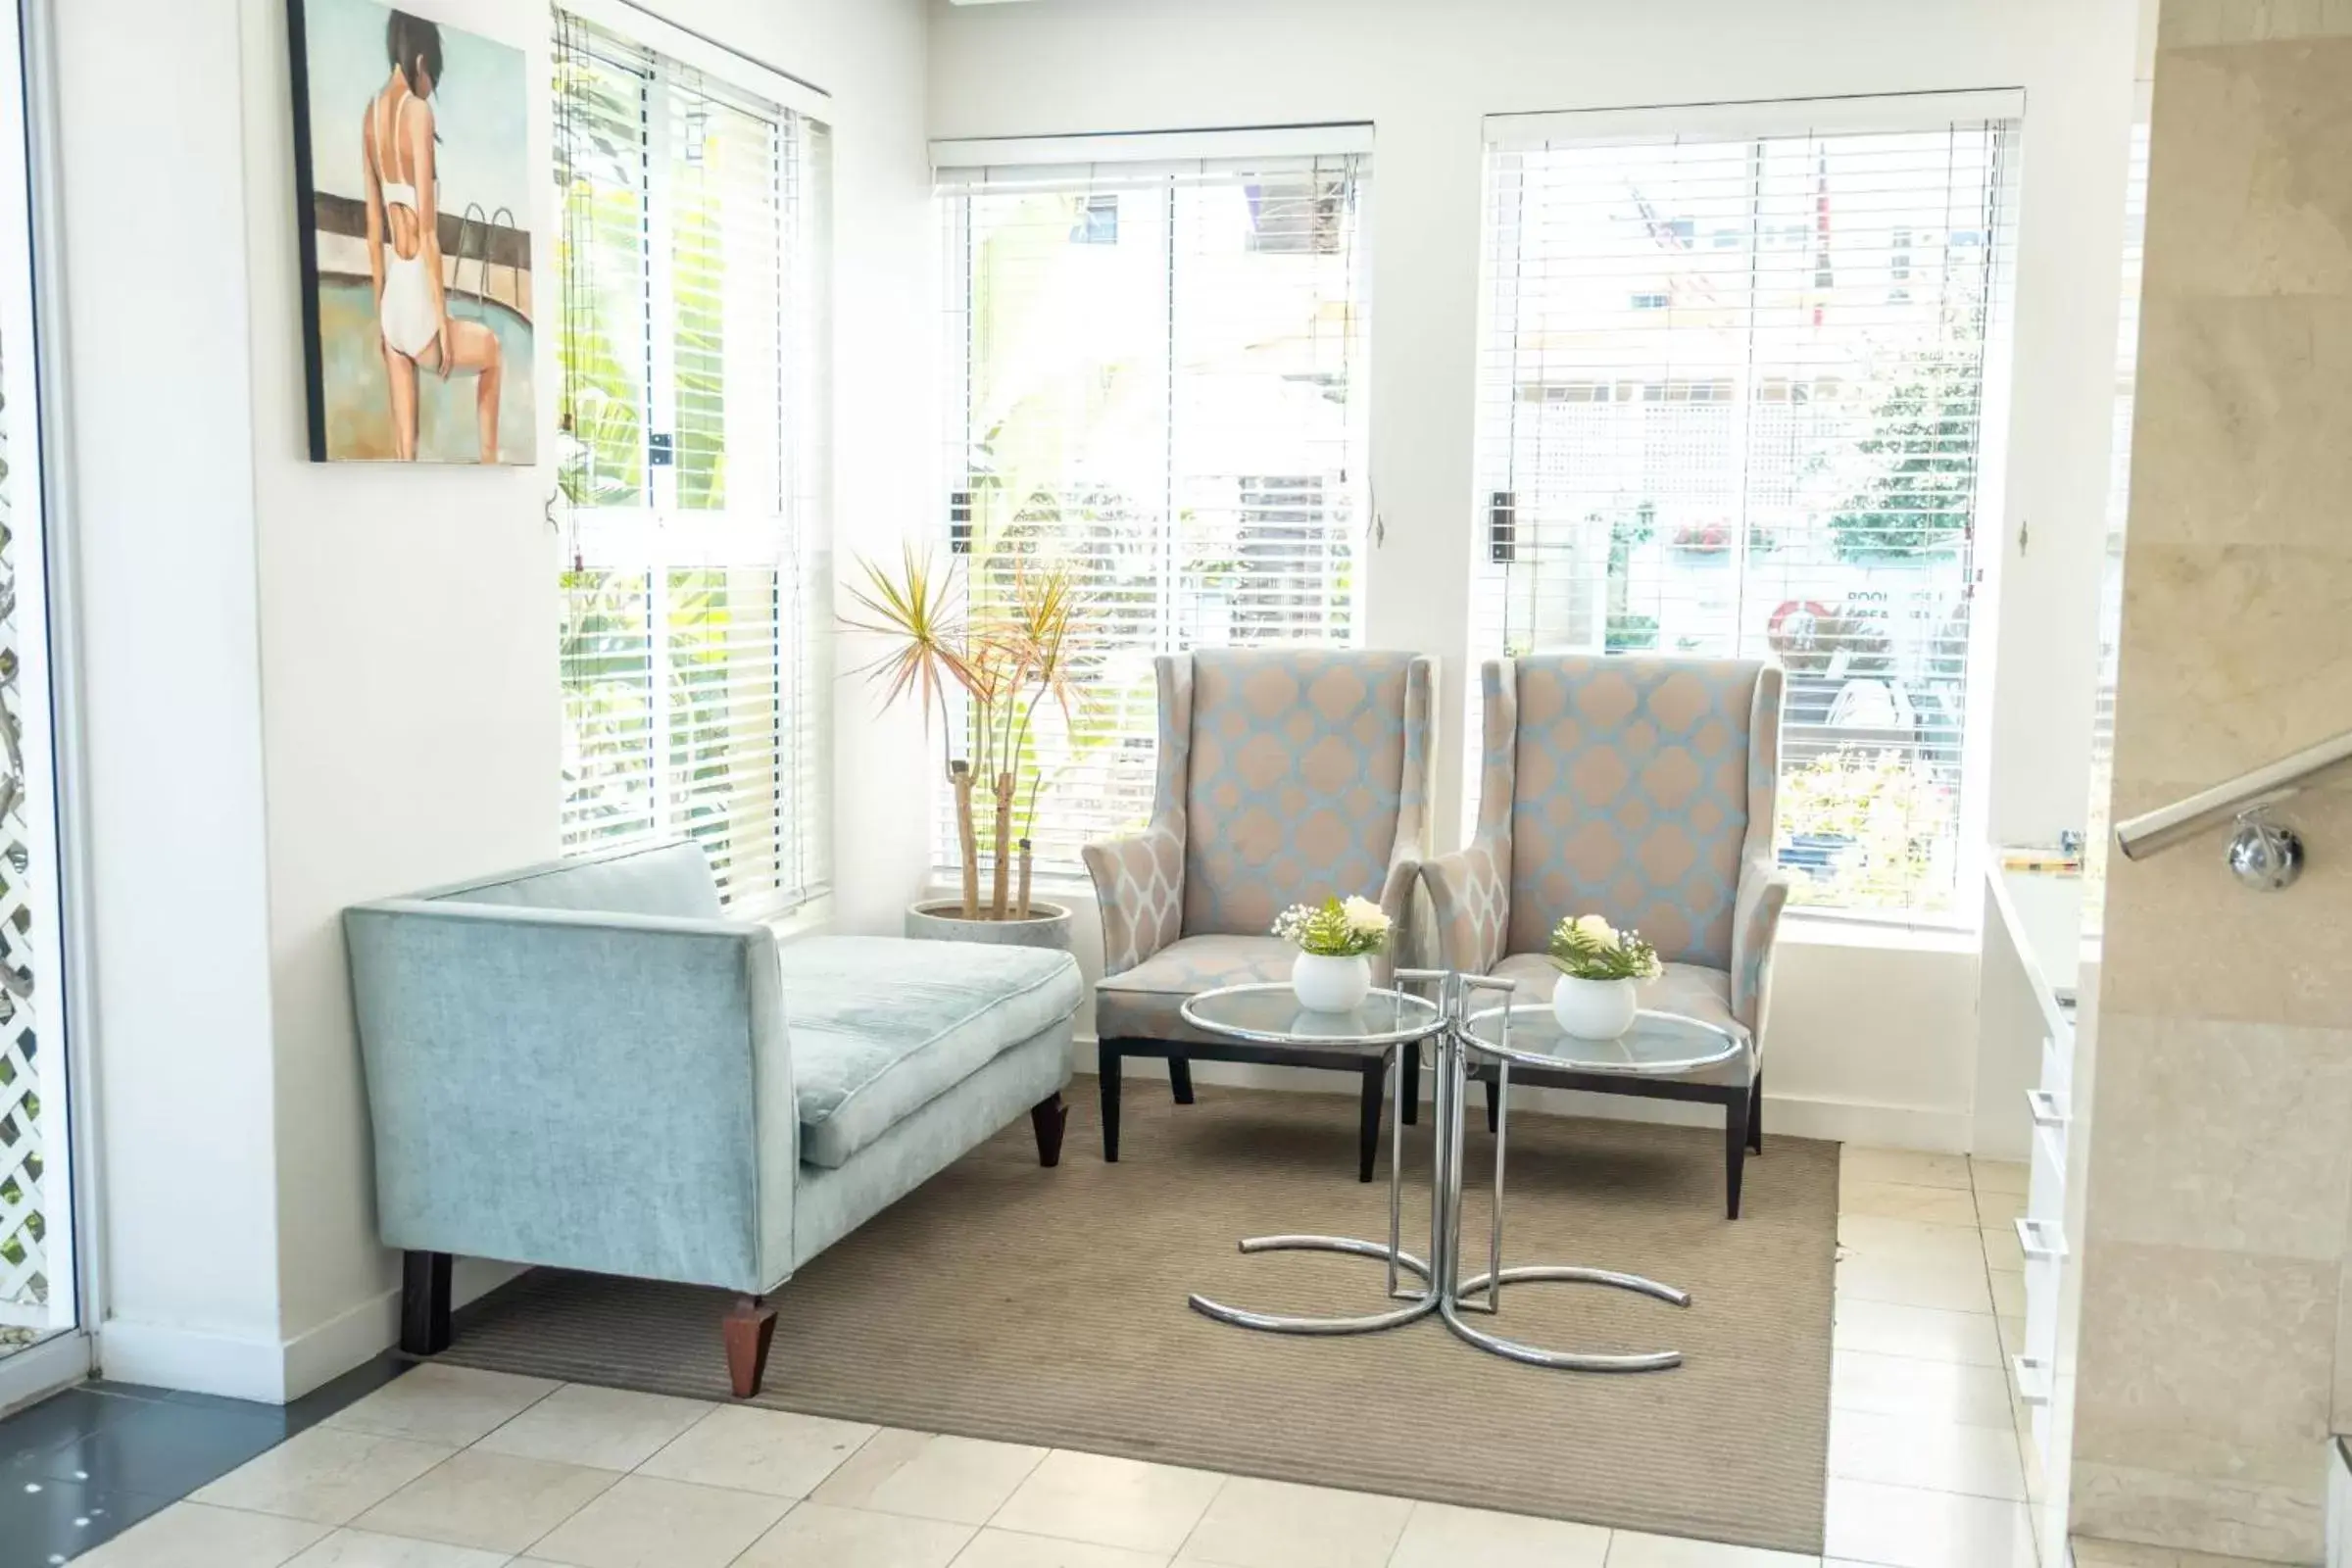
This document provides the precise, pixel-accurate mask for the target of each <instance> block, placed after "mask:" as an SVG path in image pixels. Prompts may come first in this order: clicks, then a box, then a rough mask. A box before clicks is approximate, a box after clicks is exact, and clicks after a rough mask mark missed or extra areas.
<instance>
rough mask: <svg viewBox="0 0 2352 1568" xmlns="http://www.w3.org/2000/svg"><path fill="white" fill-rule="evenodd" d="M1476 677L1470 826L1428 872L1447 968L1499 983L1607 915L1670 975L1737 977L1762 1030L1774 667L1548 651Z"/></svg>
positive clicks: (1774, 877) (1783, 894) (1782, 890)
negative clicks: (1643, 942)
mask: <svg viewBox="0 0 2352 1568" xmlns="http://www.w3.org/2000/svg"><path fill="white" fill-rule="evenodd" d="M1482 675H1483V684H1484V687H1485V699H1486V713H1485V726H1484V752H1485V763H1484V767H1483V770H1482V775H1481V784H1480V798H1479V823H1478V828H1477V831H1476V833H1475V834H1474V836H1473V838H1472V841H1471V844H1470V846H1469V848H1467V849H1466V850H1464V851H1462V852H1461V853H1459V854H1456V855H1450V856H1446V857H1445V858H1443V859H1441V860H1437V861H1433V862H1432V863H1431V865H1430V867H1429V872H1428V877H1429V882H1430V886H1431V892H1432V894H1433V895H1434V897H1435V900H1436V906H1437V911H1436V912H1437V919H1438V925H1439V930H1440V932H1441V933H1442V934H1443V936H1444V938H1445V943H1446V961H1447V962H1449V963H1453V964H1456V965H1457V966H1460V965H1465V964H1466V965H1468V966H1471V967H1474V968H1477V969H1479V970H1480V971H1482V972H1484V971H1491V970H1492V969H1493V968H1494V967H1495V964H1497V963H1498V962H1500V961H1501V959H1502V958H1503V957H1504V956H1506V955H1510V954H1523V953H1536V954H1540V953H1542V952H1543V951H1544V948H1545V946H1546V944H1547V942H1548V939H1549V936H1550V928H1551V925H1552V923H1553V922H1554V921H1556V920H1557V919H1558V918H1559V917H1560V916H1561V915H1563V914H1572V913H1580V912H1585V911H1588V910H1597V911H1601V912H1605V913H1606V914H1608V916H1609V917H1610V918H1611V919H1612V920H1615V921H1617V922H1619V923H1621V924H1627V925H1632V926H1634V927H1636V928H1638V929H1639V930H1640V931H1641V932H1642V936H1643V937H1644V938H1646V939H1647V940H1648V941H1649V942H1650V943H1651V945H1652V946H1654V947H1655V948H1656V949H1657V950H1658V956H1660V957H1661V958H1663V959H1665V960H1666V961H1667V962H1669V963H1685V964H1694V965H1700V966H1703V967H1706V968H1710V969H1716V970H1721V971H1725V972H1727V973H1729V975H1730V976H1731V984H1732V991H1733V998H1732V1004H1733V1011H1734V1012H1735V1013H1736V1014H1737V1015H1738V1016H1739V1017H1740V1019H1741V1021H1743V1022H1745V1023H1747V1024H1749V1025H1750V1026H1751V1027H1752V1026H1753V1025H1754V1023H1755V1021H1756V1020H1755V1004H1756V999H1757V996H1758V994H1759V991H1760V988H1761V984H1762V974H1761V971H1762V967H1763V964H1764V960H1765V957H1766V956H1767V955H1768V953H1769V951H1770V947H1771V942H1772V937H1773V934H1774V932H1775V929H1776V928H1777V926H1778V923H1779V918H1780V912H1781V908H1782V907H1783V905H1784V904H1785V903H1786V902H1787V898H1788V880H1787V878H1786V877H1785V876H1783V875H1782V874H1781V873H1780V872H1779V871H1778V870H1777V869H1775V866H1774V861H1773V854H1772V837H1773V816H1774V810H1775V807H1776V801H1777V794H1778V786H1779V776H1780V720H1781V672H1780V669H1779V668H1778V666H1776V665H1773V664H1769V663H1765V662H1759V661H1754V660H1703V659H1654V658H1642V657H1624V656H1619V657H1605V656H1598V655H1578V654H1538V655H1531V656H1528V657H1525V658H1521V659H1517V660H1495V661H1492V662H1488V663H1487V664H1486V665H1485V667H1484V669H1483V672H1482Z"/></svg>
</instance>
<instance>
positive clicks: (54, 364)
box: [0, 0, 106, 1409]
mask: <svg viewBox="0 0 2352 1568" xmlns="http://www.w3.org/2000/svg"><path fill="white" fill-rule="evenodd" d="M56 3H57V0H8V3H7V11H10V12H13V13H14V16H13V18H11V17H9V16H7V15H6V14H5V13H0V28H4V27H6V26H7V25H9V23H10V22H12V21H13V23H14V25H15V29H16V40H15V41H16V43H17V47H18V57H19V71H18V73H17V74H16V76H15V79H14V80H9V79H6V77H5V73H4V69H0V115H15V114H21V115H22V119H23V125H24V152H25V160H24V166H23V172H24V186H23V195H24V198H25V203H24V207H23V209H22V211H23V213H24V215H25V222H26V224H27V239H28V250H29V252H30V257H31V264H32V301H31V306H32V309H31V325H32V332H33V343H34V387H35V398H34V405H35V408H36V410H37V422H36V430H35V434H34V440H35V442H36V443H37V451H38V454H39V457H38V465H37V469H36V472H37V476H38V480H39V493H38V506H39V509H40V511H39V517H40V526H39V533H40V541H41V546H42V550H41V558H40V564H39V571H40V583H41V590H42V592H41V615H42V619H43V621H44V622H45V631H46V638H45V647H44V649H43V654H42V662H43V668H44V673H45V674H46V676H47V681H46V690H45V692H43V694H42V697H43V700H44V701H45V704H46V708H47V716H48V720H49V725H48V727H49V736H48V741H47V747H46V749H47V752H48V756H49V771H50V778H49V780H48V787H47V789H46V790H45V791H36V792H34V793H35V794H36V795H39V794H45V795H46V796H47V798H48V801H49V805H50V814H51V816H52V818H53V823H52V827H51V843H52V847H53V856H52V859H53V861H54V865H53V874H54V875H55V878H56V894H57V896H56V900H55V913H56V917H57V928H56V929H57V937H56V952H57V955H58V957H59V959H60V961H59V963H58V965H57V973H56V976H55V982H54V983H55V990H54V992H53V995H54V996H55V997H56V999H57V1000H56V1003H55V1004H54V1006H55V1012H54V1015H53V1016H52V1017H51V1018H50V1019H49V1020H47V1022H48V1026H49V1027H50V1028H51V1029H54V1030H56V1031H57V1033H58V1036H59V1049H60V1051H61V1053H62V1055H63V1057H64V1061H65V1073H64V1098H65V1115H64V1118H63V1122H64V1133H65V1142H66V1157H65V1158H64V1159H63V1160H58V1161H52V1163H51V1165H50V1170H51V1171H52V1172H54V1173H55V1174H56V1176H57V1177H58V1178H59V1179H60V1183H61V1185H62V1187H63V1189H64V1197H65V1203H64V1210H65V1219H66V1230H67V1233H68V1234H67V1236H66V1242H65V1246H66V1250H67V1254H68V1267H67V1269H66V1270H65V1271H64V1273H65V1278H64V1280H63V1284H64V1287H65V1288H66V1289H67V1290H68V1291H70V1292H71V1293H72V1301H73V1325H72V1326H71V1327H70V1328H68V1329H64V1330H61V1331H59V1332H57V1333H55V1334H53V1335H52V1336H51V1337H50V1338H49V1339H47V1340H44V1341H42V1342H41V1343H39V1344H36V1345H34V1346H31V1347H29V1348H26V1349H25V1350H22V1351H19V1352H18V1353H17V1354H15V1355H13V1356H11V1357H9V1358H8V1359H7V1360H6V1361H0V1409H5V1408H7V1407H9V1406H12V1405H16V1404H22V1403H25V1402H28V1401H29V1400H31V1399H34V1398H38V1397H42V1396H44V1395H46V1394H48V1393H52V1392H54V1391H56V1390H57V1389H60V1388H64V1387H68V1386H70V1385H72V1384H73V1383H76V1382H79V1381H80V1380H81V1379H82V1378H84V1377H85V1376H87V1375H88V1374H89V1373H90V1372H91V1371H92V1370H94V1369H95V1366H96V1363H97V1337H98V1326H99V1323H100V1322H101V1320H102V1319H103V1316H104V1306H105V1300H106V1297H105V1294H104V1268H103V1263H102V1255H103V1249H102V1247H101V1246H100V1245H99V1244H100V1239H101V1236H102V1234H103V1233H102V1229H101V1225H102V1210H101V1208H100V1205H99V1201H98V1193H97V1188H98V1182H97V1175H98V1168H99V1160H98V1158H97V1149H98V1141H97V1140H98V1119H97V1116H96V1113H95V1109H94V1106H93V1096H92V1094H91V1090H92V1087H93V1084H94V1081H95V1077H96V1074H95V1073H94V1071H93V1070H92V1066H91V1061H90V1054H91V1053H90V1043H91V1039H92V1037H93V1036H94V1034H95V1030H94V1029H91V1028H89V1027H88V1025H89V1024H90V1022H91V1020H92V1019H93V1018H94V1016H95V1009H94V1006H93V998H94V988H93V983H92V962H91V953H92V951H93V950H92V947H91V940H90V938H91V923H90V912H89V899H88V889H89V887H90V881H89V865H90V856H89V838H88V832H87V823H88V813H87V811H86V809H85V803H86V801H87V776H86V772H87V770H86V768H85V767H84V766H83V758H84V756H85V753H84V751H83V745H82V741H83V734H82V723H81V715H82V706H81V659H80V650H81V646H82V640H81V624H80V614H79V607H80V600H79V596H78V592H77V590H78V586H79V577H80V573H79V569H78V562H77V559H76V550H75V537H76V534H75V530H74V528H73V517H74V511H73V479H72V475H73V444H72V439H71V436H72V423H71V420H70V418H69V414H70V410H71V399H70V397H69V395H68V391H67V386H66V380H65V377H64V374H63V368H64V367H65V365H66V364H67V363H68V362H69V360H70V355H69V353H68V350H67V344H68V339H69V333H68V319H67V312H66V287H67V283H66V276H67V274H66V269H65V258H64V253H63V245H62V235H63V228H62V222H61V220H62V214H63V209H64V202H63V190H62V182H61V179H60V175H59V163H58V124H59V121H58V115H57V106H58V90H57V89H58V82H57V71H56V53H55V37H54V14H53V7H54V6H55V4H56ZM5 42H6V39H5V37H0V44H4V43H5ZM5 134H6V132H5V130H0V136H4V135H5ZM0 162H5V160H4V159H0ZM13 185H14V181H13V179H11V178H10V177H9V172H8V171H6V170H4V169H0V197H5V198H6V199H8V200H9V201H10V202H11V204H12V205H13V204H14V200H15V197H16V195H17V194H18V193H17V191H16V190H15V189H14V188H12V187H13ZM18 570H19V574H20V577H23V576H24V575H25V572H26V570H27V566H26V564H25V562H24V561H23V560H22V559H20V561H19V564H18ZM55 1233H56V1228H55V1227H54V1226H53V1227H52V1230H51V1234H52V1235H54V1234H55ZM59 1284H60V1280H59V1278H58V1276H57V1275H56V1274H53V1275H52V1276H51V1288H52V1290H55V1289H56V1288H57V1287H58V1285H59Z"/></svg>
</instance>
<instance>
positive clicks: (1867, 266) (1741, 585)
mask: <svg viewBox="0 0 2352 1568" xmlns="http://www.w3.org/2000/svg"><path fill="white" fill-rule="evenodd" d="M1967 98H1968V102H1967V103H1966V104H1965V105H1954V104H1948V103H1947V104H1939V103H1938V102H1937V101H1936V99H1934V98H1924V99H1919V100H1911V101H1898V102H1896V103H1892V104H1889V105H1887V106H1886V107H1885V108H1884V109H1883V110H1882V109H1877V108H1874V106H1870V105H1865V104H1856V103H1853V102H1850V101H1849V102H1845V103H1841V104H1837V105H1822V106H1818V111H1819V119H1818V120H1816V119H1815V118H1814V109H1815V106H1807V105H1794V104H1782V105H1760V106H1722V107H1716V108H1708V109H1700V110H1692V111H1690V112H1688V121H1689V123H1688V124H1687V125H1686V124H1683V123H1678V116H1677V114H1676V113H1675V112H1670V111H1658V112H1651V113H1644V114H1643V115H1642V116H1641V117H1639V118H1638V119H1634V118H1629V117H1621V116H1615V115H1594V116H1576V115H1570V116H1548V117H1541V118H1538V117H1503V118H1498V119H1496V120H1494V121H1490V122H1489V139H1490V146H1489V151H1488V179H1487V186H1488V201H1487V242H1486V265H1485V272H1484V282H1483V286H1484V289H1485V299H1484V302H1483V319H1484V341H1483V343H1482V359H1481V365H1480V374H1479V411H1478V432H1479V434H1478V466H1479V467H1478V471H1479V475H1480V482H1479V503H1480V507H1481V515H1480V516H1479V519H1478V527H1477V529H1476V533H1475V538H1476V547H1475V548H1476V549H1477V552H1478V568H1477V570H1476V572H1475V573H1474V578H1473V581H1474V590H1473V591H1474V594H1475V601H1474V605H1473V610H1472V635H1473V653H1474V655H1475V656H1476V657H1478V658H1486V657H1492V656H1493V655H1495V654H1500V653H1512V654H1519V653H1526V652H1530V651H1536V650H1576V651H1582V652H1588V653H1601V652H1607V653H1637V652H1655V653H1661V654H1685V655H1694V656H1708V657H1731V656H1738V657H1749V658H1754V657H1765V656H1770V657H1774V658H1777V659H1778V660H1779V661H1780V662H1781V663H1782V664H1783V665H1784V666H1785V667H1786V669H1787V671H1788V687H1787V706H1786V709H1785V724H1784V729H1783V733H1782V770H1783V771H1782V784H1781V820H1780V823H1779V854H1780V858H1781V860H1782V863H1783V864H1784V865H1786V866H1787V867H1789V869H1790V870H1791V871H1792V872H1793V873H1794V875H1795V876H1796V880H1797V892H1796V897H1797V899H1798V900H1799V901H1800V902H1804V903H1808V904H1812V905H1816V906H1824V907H1838V908H1848V909H1856V910H1867V911H1877V912H1887V913H1894V914H1905V915H1908V914H1917V913H1934V912H1936V911H1944V910H1948V909H1950V908H1951V907H1952V906H1953V902H1954V894H1955V882H1956V877H1957V874H1958V862H1959V858H1960V854H1959V846H1960V822H1961V802H1960V790H1961V779H1962V774H1963V766H1962V757H1963V752H1964V751H1965V749H1966V747H1967V744H1968V740H1969V691H1968V665H1969V647H1970V623H1971V613H1972V609H1973V599H1974V588H1975V583H1976V579H1977V571H1976V548H1975V539H1976V533H1977V528H1978V524H1979V517H1980V514H1981V511H1982V509H1983V508H1984V506H1985V482H1984V481H1985V435H1986V421H1985V403H1986V392H1987V381H1988V377H1987V367H1988V365H1991V364H1997V363H1999V361H2000V359H2001V356H2000V354H1999V353H1998V340H1999V338H2000V335H2001V334H2002V333H2004V332H2005V331H2006V319H2005V311H2004V309H2003V305H2004V300H2003V292H2004V286H2005V279H2006V276H2007V271H2008V266H2009V252H2010V249H2011V243H2012V218H2011V214H2012V208H2013V200H2012V185H2013V170H2012V169H2011V167H2010V166H2011V162H2012V147H2013V140H2014V137H2013V130H2014V122H2013V120H2012V119H2010V118H2009V114H2008V113H2003V112H2001V111H2002V110H2003V109H2004V108H2005V107H2006V104H2007V95H1998V94H1988V95H1975V94H1972V95H1967ZM1988 100H1989V102H1988ZM1988 110H1989V111H1991V112H1989V113H1988V112H1987V111H1988ZM2012 112H2013V111H2012ZM1882 119H1883V120H1884V122H1885V123H1887V124H1891V125H1893V126H1897V127H1900V126H1906V125H1908V126H1913V127H1916V128H1884V126H1883V125H1882V124H1881V123H1874V122H1875V121H1880V120H1882ZM1743 122H1752V123H1754V125H1755V126H1756V127H1757V128H1754V129H1750V128H1748V126H1747V124H1746V123H1743ZM1471 673H1472V682H1473V684H1472V707H1473V710H1474V711H1475V708H1476V704H1477V697H1476V684H1475V681H1476V671H1475V669H1474V670H1473V671H1472V672H1471ZM1471 750H1472V751H1473V752H1474V751H1475V748H1472V749H1471ZM1468 761H1469V768H1470V772H1469V777H1470V781H1471V787H1470V789H1469V791H1468V799H1467V809H1470V810H1472V811H1475V809H1476V796H1477V787H1476V785H1477V776H1478V775H1477V766H1476V759H1475V757H1474V756H1473V757H1472V758H1470V759H1469V760H1468Z"/></svg>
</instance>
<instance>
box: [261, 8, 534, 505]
mask: <svg viewBox="0 0 2352 1568" xmlns="http://www.w3.org/2000/svg"><path fill="white" fill-rule="evenodd" d="M289 10H290V14H291V15H292V17H293V19H294V21H293V25H294V28H295V38H294V41H295V44H296V46H297V47H296V50H295V54H294V58H295V61H296V69H295V76H296V82H295V88H296V113H295V130H296V153H297V157H296V163H297V165H298V166H300V167H299V168H298V175H299V178H300V183H301V192H302V195H303V198H304V200H305V202H306V204H307V206H308V209H309V210H308V212H307V214H306V218H307V221H306V222H305V223H304V235H303V237H304V242H305V244H304V251H305V255H304V264H305V265H304V273H305V279H304V281H305V285H306V290H305V295H306V297H305V300H304V306H305V310H304V317H305V327H306V338H307V341H308V344H309V347H310V381H311V385H310V394H311V455H312V456H313V458H315V459H318V460H319V461H340V460H353V459H356V460H373V461H390V462H402V463H416V462H426V463H509V464H517V463H529V462H531V461H532V458H533V455H534V454H533V448H534V446H535V438H536V429H535V426H536V422H537V420H536V413H535V409H534V406H533V399H532V396H531V387H530V378H531V369H532V346H531V266H530V246H531V233H530V221H529V212H530V202H531V197H532V190H531V182H530V178H529V174H528V170H527V158H528V151H527V149H528V143H529V137H528V133H527V122H526V116H527V114H528V99H527V96H526V94H525V92H524V78H523V55H522V53H521V51H519V50H516V49H512V48H509V47H507V46H505V45H503V44H498V43H494V42H492V41H491V40H488V39H485V38H480V37H477V36H475V35H474V34H471V33H468V32H466V31H464V30H463V29H461V28H457V27H452V26H446V25H442V24H439V23H436V22H433V21H431V20H428V19H427V18H425V17H422V16H419V15H417V14H416V13H414V12H410V11H405V10H396V9H392V8H389V7H385V6H382V5H378V4H375V3H373V0H292V3H291V5H290V7H289ZM518 215H519V216H518Z"/></svg>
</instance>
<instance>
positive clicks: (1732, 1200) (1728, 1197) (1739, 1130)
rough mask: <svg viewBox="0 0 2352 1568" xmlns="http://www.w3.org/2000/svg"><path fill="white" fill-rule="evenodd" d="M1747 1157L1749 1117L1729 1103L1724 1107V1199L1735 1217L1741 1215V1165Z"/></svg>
mask: <svg viewBox="0 0 2352 1568" xmlns="http://www.w3.org/2000/svg"><path fill="white" fill-rule="evenodd" d="M1746 1157H1747V1117H1746V1116H1744V1115H1742V1114H1741V1113H1740V1106H1739V1105H1738V1104H1736V1103H1727V1104H1725V1106H1724V1107H1723V1160H1724V1164H1723V1190H1724V1200H1723V1201H1724V1208H1725V1210H1726V1212H1728V1213H1729V1214H1730V1215H1731V1217H1732V1218H1734V1219H1738V1218H1739V1217H1740V1163H1741V1161H1743V1160H1744V1159H1746Z"/></svg>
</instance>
